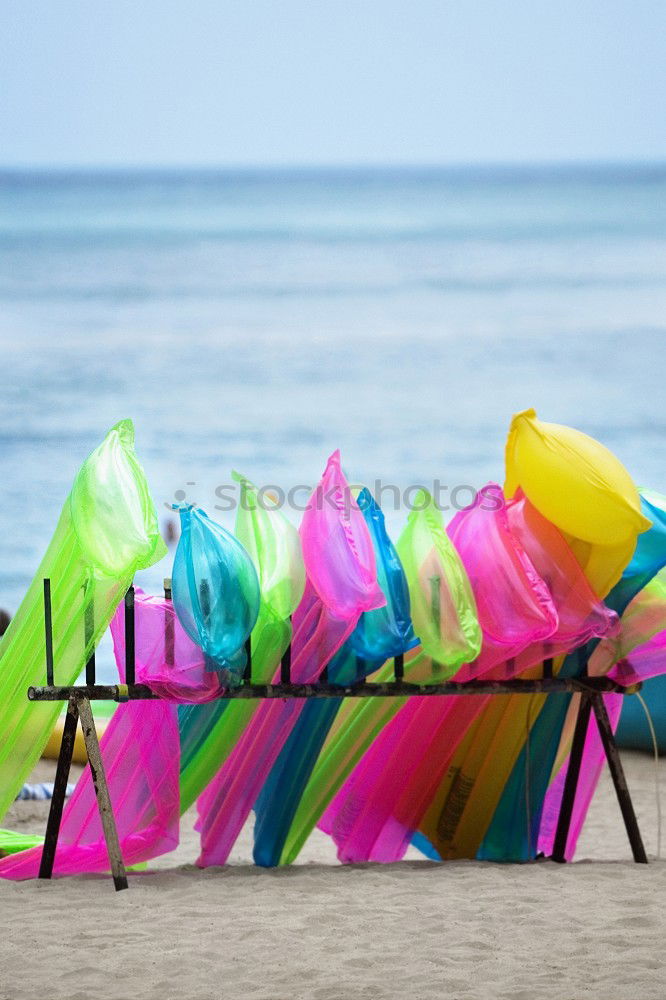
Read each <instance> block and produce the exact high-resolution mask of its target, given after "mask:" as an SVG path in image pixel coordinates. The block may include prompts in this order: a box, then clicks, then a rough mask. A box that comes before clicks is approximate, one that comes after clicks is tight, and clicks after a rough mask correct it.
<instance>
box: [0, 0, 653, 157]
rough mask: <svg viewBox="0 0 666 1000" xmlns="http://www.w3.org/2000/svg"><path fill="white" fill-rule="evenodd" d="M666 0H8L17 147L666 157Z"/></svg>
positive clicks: (12, 130)
mask: <svg viewBox="0 0 666 1000" xmlns="http://www.w3.org/2000/svg"><path fill="white" fill-rule="evenodd" d="M665 38H666V2H664V0H547V2H544V0H493V2H489V0H355V2H347V0H327V2H322V0H305V2H301V0H190V2H189V3H184V2H183V0H0V164H1V165H4V166H56V167H57V166H63V167H64V166H93V165H95V166H128V167H129V166H186V165H192V166H198V165H201V166H238V165H259V166H289V165H323V164H329V165H346V164H349V165H353V164H359V165H364V164H387V165H400V164H459V163H475V164H476V163H498V162H500V163H516V162H518V163H521V162H558V161H594V160H602V161H616V160H620V161H654V160H663V159H666V115H665V114H664V94H665V93H666V59H664V39H665Z"/></svg>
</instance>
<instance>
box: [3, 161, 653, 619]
mask: <svg viewBox="0 0 666 1000" xmlns="http://www.w3.org/2000/svg"><path fill="white" fill-rule="evenodd" d="M665 333H666V167H636V168H629V167H623V168H611V167H586V168H575V169H574V168H567V169H546V168H538V169H537V168H533V169H532V168H523V169H490V168H487V169H478V168H477V169H462V168H461V169H455V170H453V169H451V170H434V169H433V170H403V171H397V170H349V171H338V170H336V171H322V170H318V171H292V172H269V171H255V172H247V171H246V172H200V171H199V172H142V173H131V172H127V173H125V172H114V173H83V172H76V173H55V172H49V173H41V174H40V173H3V174H0V344H1V347H2V393H1V394H0V490H1V491H2V505H1V508H0V510H1V514H0V517H1V518H2V523H1V533H0V606H5V607H7V608H8V609H10V610H11V611H14V610H15V609H16V607H17V606H18V604H19V602H20V600H21V597H22V594H23V592H24V591H25V588H26V586H27V584H28V582H29V581H30V579H31V578H32V575H33V573H34V571H35V569H36V567H37V565H38V562H39V559H40V557H41V555H42V553H43V550H44V548H45V546H46V544H47V542H48V540H49V538H50V536H51V533H52V531H53V528H54V525H55V522H56V519H57V516H58V512H59V510H60V507H61V505H62V502H63V500H64V499H65V497H66V496H67V493H68V491H69V487H70V484H71V480H72V477H73V475H74V473H75V471H76V469H77V467H78V465H79V464H80V463H81V461H82V460H83V458H84V457H85V456H86V454H87V453H88V452H89V451H90V450H91V449H92V448H93V447H94V446H95V445H96V444H97V443H98V442H99V440H100V439H101V438H102V437H103V435H104V433H105V431H106V430H107V429H108V428H109V427H110V426H111V425H112V424H113V423H115V422H116V421H117V420H118V419H119V418H121V417H126V416H130V417H132V418H133V419H134V421H135V424H136V435H137V449H138V452H139V455H140V457H141V459H142V461H143V463H144V466H145V468H146V471H147V474H148V477H149V480H150V483H151V486H152V489H153V492H154V496H155V500H156V502H157V504H158V506H159V508H160V511H161V517H167V516H168V512H167V508H168V506H169V504H170V503H171V502H172V501H173V499H174V498H175V497H176V496H182V495H185V496H186V498H187V499H190V500H193V501H195V502H197V503H200V504H202V505H203V506H204V507H207V508H208V509H209V510H211V511H212V512H213V513H214V514H215V509H214V507H215V504H216V502H217V501H216V496H215V490H216V488H217V487H219V486H222V485H224V484H226V483H229V482H230V481H231V480H230V471H231V469H237V470H239V471H240V472H242V473H244V474H245V475H247V476H249V477H250V478H251V479H253V480H254V481H255V482H257V483H258V484H260V485H265V484H274V485H276V486H280V487H282V488H283V489H285V490H286V489H288V488H289V487H291V486H294V485H300V484H303V485H308V484H312V483H314V482H315V481H316V480H317V478H318V476H319V475H320V473H321V471H322V469H323V466H324V464H325V461H326V458H327V456H328V455H329V453H330V452H331V451H333V450H334V449H335V448H338V447H339V448H341V450H342V457H343V465H344V467H345V469H346V471H347V472H348V475H349V477H350V478H351V479H352V481H354V482H355V483H364V482H367V483H369V484H370V485H373V484H375V482H376V480H378V479H379V480H381V482H382V483H383V484H393V485H397V486H398V487H400V488H401V489H404V488H405V487H407V486H409V485H411V484H424V485H426V486H427V485H429V484H432V483H433V481H434V480H439V482H440V483H441V484H445V485H447V486H449V487H451V488H452V487H454V486H456V485H462V486H474V487H478V486H481V485H482V484H483V483H484V482H485V481H487V480H489V479H495V480H500V481H501V479H502V474H503V447H504V439H505V435H506V431H507V427H508V424H509V421H510V418H511V415H512V413H513V412H514V411H516V410H520V409H524V408H526V407H528V406H534V407H536V409H537V412H538V413H539V415H540V416H541V417H543V418H544V419H546V420H552V421H556V422H562V423H571V424H573V425H575V426H577V427H579V428H581V429H583V430H585V431H587V432H588V433H590V434H593V435H594V436H596V437H598V438H599V439H601V440H602V441H604V442H605V443H606V444H607V445H608V446H609V447H610V448H612V449H614V450H615V451H616V452H617V454H618V455H619V456H620V457H621V458H622V460H623V461H624V462H625V463H626V464H627V466H628V467H629V469H630V470H631V472H632V473H633V475H634V476H635V478H636V480H637V481H638V482H639V483H644V484H649V485H651V486H653V487H654V488H657V489H662V490H665V491H666V416H665V415H664V409H665V403H666V399H665V394H664V376H665V372H666V337H665ZM216 516H218V515H217V514H216ZM294 516H296V515H294ZM405 516H406V512H405V511H404V510H392V509H391V510H389V511H388V518H389V524H390V526H391V529H392V531H394V532H396V531H398V530H399V528H400V525H401V524H402V523H403V521H404V518H405ZM219 517H220V519H222V520H224V519H225V518H228V517H229V515H225V514H219ZM168 572H169V566H168V564H167V563H166V562H165V563H164V564H162V565H160V566H159V567H156V568H155V570H153V571H151V573H149V574H148V576H147V585H148V586H151V587H153V586H154V587H158V586H159V584H160V582H161V578H162V576H164V575H165V574H168Z"/></svg>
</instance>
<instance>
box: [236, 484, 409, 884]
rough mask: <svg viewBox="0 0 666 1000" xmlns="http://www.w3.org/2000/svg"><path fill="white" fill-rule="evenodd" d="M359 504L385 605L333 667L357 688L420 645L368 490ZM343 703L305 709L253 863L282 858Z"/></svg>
mask: <svg viewBox="0 0 666 1000" xmlns="http://www.w3.org/2000/svg"><path fill="white" fill-rule="evenodd" d="M358 504H359V507H360V509H361V511H362V512H363V516H364V518H365V522H366V524H367V526H368V530H369V532H370V537H371V539H372V544H373V549H374V555H375V562H376V566H377V578H378V581H379V584H380V587H381V589H382V593H383V594H384V595H385V597H386V605H385V606H384V607H382V608H377V609H376V610H374V611H364V612H363V614H362V615H361V617H360V619H359V621H358V624H357V625H356V628H355V629H354V631H353V632H352V633H351V635H350V636H349V638H348V639H347V641H346V642H345V644H344V646H343V647H342V649H341V650H340V651H339V652H338V653H337V654H336V656H334V657H333V659H332V660H331V662H330V663H329V666H328V679H329V682H330V683H331V684H352V683H354V682H356V681H358V680H361V679H363V678H364V677H365V676H366V675H367V674H370V673H373V672H374V671H375V670H377V669H379V667H381V666H382V664H383V663H384V661H385V660H387V659H388V658H389V657H393V656H398V655H399V654H401V653H405V652H406V651H407V650H408V649H412V648H413V647H414V646H416V645H417V642H418V640H417V639H416V637H415V635H414V630H413V628H412V622H411V618H410V614H409V592H408V589H407V581H406V580H405V574H404V572H403V569H402V566H401V564H400V560H399V559H398V555H397V553H396V550H395V548H394V546H393V544H392V542H391V540H390V538H389V537H388V534H387V532H386V527H385V525H384V516H383V514H382V512H381V510H380V508H379V507H378V506H377V504H376V503H375V502H374V500H373V498H372V496H371V494H370V493H369V491H368V490H362V491H361V493H360V495H359V498H358ZM341 704H342V699H340V700H339V701H338V700H334V699H330V700H326V701H312V702H309V703H308V704H306V705H305V707H304V709H303V711H302V712H301V714H300V716H299V718H298V721H297V722H296V724H295V726H294V728H293V729H292V731H291V734H290V736H289V739H288V740H287V742H286V743H285V745H284V747H283V749H282V752H281V754H280V756H279V757H278V759H277V761H276V763H275V765H274V767H273V769H272V771H271V773H270V775H269V777H268V779H267V781H266V783H265V785H264V787H263V789H262V791H261V794H260V795H259V797H258V799H257V802H256V805H255V812H256V820H255V825H254V859H255V861H256V863H257V864H260V865H264V866H266V867H271V866H273V865H277V864H279V862H280V857H281V854H282V851H283V848H284V844H285V841H286V838H287V835H288V832H289V827H290V826H291V823H292V820H293V818H294V814H295V812H296V809H297V807H298V803H299V801H300V798H301V796H302V794H303V789H304V788H305V785H306V784H307V781H308V779H309V777H310V775H311V773H312V769H313V767H314V765H315V763H316V760H317V757H318V756H319V752H320V751H321V748H322V746H323V744H324V741H325V739H326V737H327V735H328V733H329V731H330V728H331V726H332V725H333V722H334V720H335V717H336V715H337V712H338V710H339V708H340V706H341Z"/></svg>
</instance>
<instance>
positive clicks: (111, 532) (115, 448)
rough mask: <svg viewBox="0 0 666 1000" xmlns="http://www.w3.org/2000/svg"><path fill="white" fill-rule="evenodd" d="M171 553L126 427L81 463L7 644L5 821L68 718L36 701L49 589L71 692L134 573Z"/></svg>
mask: <svg viewBox="0 0 666 1000" xmlns="http://www.w3.org/2000/svg"><path fill="white" fill-rule="evenodd" d="M164 554H166V548H165V546H164V543H163V542H162V540H161V538H160V535H159V531H158V527H157V516H156V513H155V507H154V504H153V501H152V499H151V496H150V493H149V491H148V486H147V483H146V479H145V476H144V473H143V469H142V468H141V466H140V465H139V462H138V459H137V457H136V454H135V451H134V428H133V426H132V423H131V421H129V420H123V421H121V422H120V423H118V424H116V426H115V427H113V428H112V429H111V430H110V431H109V433H108V434H107V436H106V437H105V439H104V441H103V442H102V443H101V445H100V446H99V447H98V448H96V449H95V451H93V452H92V454H91V455H90V456H89V457H88V458H87V459H86V461H85V462H84V463H83V465H82V467H81V469H80V471H79V472H78V474H77V476H76V479H75V480H74V485H73V487H72V491H71V493H70V496H69V497H68V498H67V500H66V501H65V504H64V506H63V509H62V513H61V514H60V519H59V521H58V525H57V527H56V530H55V534H54V536H53V538H52V540H51V543H50V544H49V547H48V549H47V551H46V554H45V555H44V558H43V559H42V562H41V564H40V566H39V569H38V570H37V573H36V574H35V578H34V580H33V581H32V583H31V584H30V587H29V589H28V592H27V594H26V596H25V598H24V600H23V602H22V604H21V606H20V608H19V609H18V611H17V613H16V615H15V617H14V619H13V621H12V622H11V624H10V626H9V628H8V629H7V632H6V633H5V635H4V636H3V637H2V639H1V640H0V733H2V741H1V742H0V817H1V816H3V815H4V813H5V812H6V810H7V808H8V806H9V805H10V804H11V802H12V801H13V799H14V796H15V795H16V793H17V791H18V790H19V788H20V787H21V785H22V784H23V782H24V781H25V780H26V778H27V776H28V774H29V773H30V771H31V770H32V768H33V767H34V765H35V762H36V761H37V760H38V758H39V756H40V754H41V752H42V750H43V748H44V746H45V744H46V742H47V740H48V738H49V735H50V733H51V731H52V729H53V726H54V724H55V721H56V719H57V717H58V715H59V714H60V711H61V707H62V706H61V705H60V704H59V703H57V702H29V701H28V699H27V697H26V694H27V690H28V687H29V686H31V685H39V684H44V683H46V676H45V662H46V651H45V644H44V603H43V580H44V578H45V577H48V578H49V579H50V580H51V603H52V614H53V647H54V661H55V682H56V684H73V683H74V681H75V680H76V678H77V677H78V676H79V674H80V673H81V671H82V669H83V667H84V666H85V664H86V663H87V661H88V659H89V658H90V655H91V653H92V652H93V650H94V649H95V647H96V645H97V643H98V642H99V639H100V637H101V636H102V635H103V634H104V632H105V631H106V629H107V628H108V626H109V622H110V620H111V617H112V615H113V613H114V611H115V609H116V607H117V605H118V603H119V602H120V601H121V599H122V597H123V595H124V594H125V592H126V590H127V588H128V587H129V585H130V583H131V582H132V578H133V576H134V574H135V572H136V571H137V570H139V569H141V568H143V567H146V566H150V565H151V564H152V563H154V562H156V561H157V560H158V559H160V558H162V556H163V555H164Z"/></svg>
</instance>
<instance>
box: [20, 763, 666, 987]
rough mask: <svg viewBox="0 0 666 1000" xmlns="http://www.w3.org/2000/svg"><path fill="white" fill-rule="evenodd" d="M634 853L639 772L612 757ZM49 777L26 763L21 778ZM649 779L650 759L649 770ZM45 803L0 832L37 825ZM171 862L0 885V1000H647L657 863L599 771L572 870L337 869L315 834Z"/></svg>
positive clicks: (661, 962) (187, 822)
mask: <svg viewBox="0 0 666 1000" xmlns="http://www.w3.org/2000/svg"><path fill="white" fill-rule="evenodd" d="M623 759H624V762H625V767H626V771H627V777H628V780H629V783H630V788H631V790H632V794H633V796H634V802H635V806H636V809H637V813H638V817H639V821H640V823H641V828H642V832H643V835H644V838H645V841H646V847H647V850H648V853H649V855H650V857H651V859H652V858H653V857H654V856H655V854H656V850H657V809H656V800H655V766H654V762H653V760H652V759H651V758H650V757H648V756H646V755H641V754H635V753H629V752H625V753H624V754H623ZM52 771H53V768H52V766H51V765H50V764H48V763H45V762H42V763H41V764H40V767H39V769H38V771H37V772H36V774H35V777H36V778H37V777H38V778H40V779H42V780H44V779H46V778H48V776H49V774H50V773H52ZM659 774H660V779H661V785H662V786H663V785H664V784H665V782H664V779H665V778H666V762H662V763H661V764H660V766H659ZM47 809H48V804H47V803H30V802H28V803H16V804H15V805H14V806H13V807H12V809H11V811H10V814H9V815H8V817H7V818H6V820H5V824H4V825H5V826H8V827H10V828H13V829H22V830H27V831H34V832H43V829H44V824H45V817H46V813H47ZM193 822H194V814H193V812H190V813H188V814H186V816H185V817H184V818H183V822H182V828H181V844H180V846H179V848H178V850H177V851H175V852H173V853H172V854H170V855H168V856H165V857H163V858H160V859H159V860H158V861H156V862H155V863H154V864H153V865H152V866H151V870H150V871H149V872H147V873H144V874H137V875H133V876H131V878H130V888H129V891H127V892H121V893H118V894H116V893H114V892H113V887H112V884H111V882H110V880H109V879H108V878H105V877H97V876H90V877H79V878H66V879H59V880H54V881H53V882H50V883H46V882H38V881H33V882H23V883H11V882H4V881H3V882H0V906H1V907H2V914H3V930H4V933H3V942H2V948H1V961H0V998H2V1000H43V998H44V1000H45V998H48V1000H83V998H86V1000H88V998H90V997H95V998H98V1000H130V998H132V1000H134V998H136V1000H172V998H173V1000H176V998H178V1000H180V998H182V1000H213V998H225V1000H226V998H236V997H241V996H242V997H248V998H252V1000H306V998H307V1000H340V998H344V1000H347V998H357V997H358V998H363V1000H375V998H377V1000H380V998H381V1000H384V998H386V1000H393V998H403V997H410V998H414V1000H434V998H436V997H444V996H445V997H447V998H452V1000H472V998H474V1000H485V998H497V1000H505V998H506V1000H509V998H511V1000H578V998H584V997H594V998H597V997H603V998H604V1000H627V998H632V997H633V996H634V995H635V993H636V991H637V990H639V991H640V996H641V998H642V1000H649V998H653V997H654V998H662V997H663V996H664V983H665V982H666V978H665V977H666V959H665V958H664V948H663V939H664V935H665V933H666V918H665V917H664V908H663V900H664V894H665V893H666V863H664V862H660V861H656V860H655V861H652V862H651V864H650V865H649V866H648V867H644V866H638V865H634V864H633V862H632V861H631V860H630V854H629V847H628V843H627V841H626V837H625V834H624V828H623V825H622V820H621V817H620V814H619V809H618V806H617V802H616V800H615V796H614V793H613V789H612V786H611V784H610V779H609V778H608V776H607V775H606V774H604V776H603V777H602V781H601V784H600V787H599V790H598V793H597V796H596V799H595V801H594V803H593V807H592V810H591V812H590V815H589V818H588V823H587V826H586V828H585V831H584V834H583V837H582V839H581V843H580V849H579V852H578V857H579V858H580V860H579V861H578V862H577V863H574V864H572V865H566V866H564V865H556V864H554V863H552V862H549V861H540V862H536V863H534V864H529V865H491V864H485V863H476V862H465V863H462V862H460V863H448V864H442V865H435V864H431V863H429V862H427V861H423V860H417V855H416V854H414V855H413V856H410V858H409V859H408V860H406V861H404V862H402V863H400V864H395V865H387V866H379V865H359V866H350V867H342V866H339V865H338V864H337V862H336V859H335V854H334V851H333V849H332V847H331V844H330V842H329V840H328V838H327V837H325V836H324V835H323V834H321V833H319V832H317V833H315V835H314V836H313V837H312V838H311V839H310V841H309V842H308V844H307V845H306V849H305V850H304V852H303V854H302V856H301V859H300V860H301V863H300V864H298V865H296V866H294V867H292V868H289V869H281V870H270V871H268V870H265V869H258V868H255V867H253V866H252V865H251V843H252V841H251V828H250V827H248V828H247V829H246V830H245V831H244V833H243V836H242V837H241V839H240V841H239V843H238V844H237V847H236V849H235V851H234V854H233V856H232V859H231V864H230V865H228V866H227V867H225V868H217V869H213V868H211V869H208V870H206V871H199V870H198V869H197V868H195V867H194V865H193V864H192V862H193V861H194V859H195V857H196V854H197V843H198V841H197V835H196V834H195V833H194V832H193V830H192V826H193Z"/></svg>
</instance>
